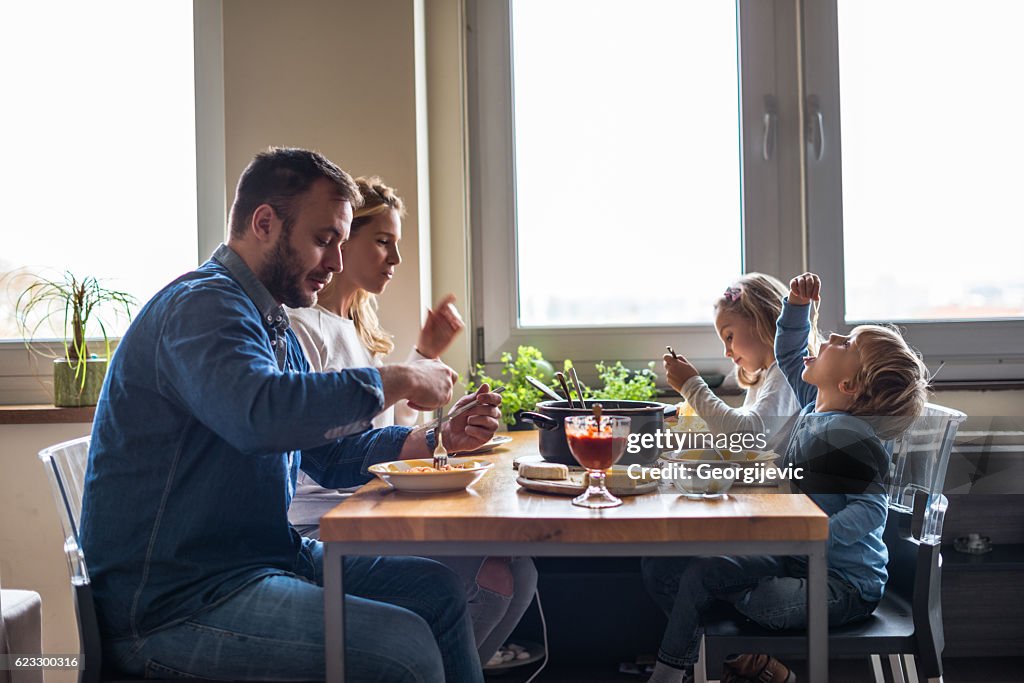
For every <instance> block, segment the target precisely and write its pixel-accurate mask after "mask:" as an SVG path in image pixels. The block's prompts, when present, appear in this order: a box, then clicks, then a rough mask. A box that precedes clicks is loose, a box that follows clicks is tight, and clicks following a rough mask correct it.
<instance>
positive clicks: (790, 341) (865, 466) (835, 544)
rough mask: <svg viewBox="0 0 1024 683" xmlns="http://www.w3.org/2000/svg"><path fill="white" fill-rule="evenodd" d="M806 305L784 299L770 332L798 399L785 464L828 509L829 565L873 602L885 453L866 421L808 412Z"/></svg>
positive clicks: (878, 593)
mask: <svg viewBox="0 0 1024 683" xmlns="http://www.w3.org/2000/svg"><path fill="white" fill-rule="evenodd" d="M809 308H810V307H809V306H794V305H792V304H790V303H789V302H788V301H786V302H785V303H784V305H783V309H782V315H781V316H779V320H778V327H777V332H776V335H775V357H776V359H777V360H778V363H779V367H780V368H781V369H782V371H783V373H784V374H785V375H786V378H787V379H788V380H789V383H790V386H792V387H793V391H794V392H796V395H797V399H798V400H799V401H800V403H801V404H804V408H803V410H802V411H801V412H800V417H799V420H798V422H797V425H796V427H795V428H794V430H793V436H792V437H791V438H790V442H789V446H788V447H787V449H786V455H785V464H786V465H793V466H794V467H801V468H803V469H804V478H803V479H802V480H799V481H797V482H796V488H797V489H798V490H800V491H802V492H804V493H806V494H807V495H808V496H809V497H810V498H811V500H813V501H814V502H815V503H816V504H817V505H818V507H820V508H821V509H822V510H823V511H824V512H825V513H826V514H827V515H828V516H829V550H828V564H829V570H830V571H832V572H833V573H835V574H837V575H839V576H840V577H841V578H843V579H844V580H846V581H847V582H849V583H850V584H852V585H853V586H854V587H855V588H857V590H858V591H859V592H860V594H861V597H863V598H864V599H865V600H868V601H873V602H874V601H878V600H880V599H881V597H882V591H883V589H884V588H885V582H886V579H887V578H888V573H887V571H886V568H885V566H886V564H887V563H888V559H889V554H888V550H887V549H886V547H885V543H884V542H883V541H882V534H883V532H884V530H885V520H886V516H887V514H888V506H889V499H888V496H887V495H886V493H885V488H884V486H883V485H882V481H883V478H884V477H885V475H886V473H887V472H888V467H889V454H888V452H887V451H886V450H885V448H884V447H883V445H882V442H881V441H880V440H879V438H878V437H877V435H876V434H875V432H874V429H873V428H872V427H871V426H870V425H869V424H868V423H867V422H866V421H864V420H862V419H860V418H857V417H855V416H852V415H850V414H848V413H844V412H829V413H816V412H814V402H815V399H816V398H817V387H815V386H813V385H810V384H807V383H806V382H804V381H803V379H802V378H801V374H802V373H803V369H804V365H803V358H804V356H805V355H807V339H808V335H809V333H810V322H809V320H808V310H809Z"/></svg>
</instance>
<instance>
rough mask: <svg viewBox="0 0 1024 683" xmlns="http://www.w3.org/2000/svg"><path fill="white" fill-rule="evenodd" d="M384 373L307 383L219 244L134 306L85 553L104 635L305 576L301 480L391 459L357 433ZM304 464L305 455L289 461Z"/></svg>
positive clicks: (280, 320)
mask: <svg viewBox="0 0 1024 683" xmlns="http://www.w3.org/2000/svg"><path fill="white" fill-rule="evenodd" d="M383 406H384V393H383V388H382V384H381V378H380V373H379V372H378V371H377V370H376V369H373V368H360V369H352V370H345V371H342V372H332V373H322V374H321V373H311V372H309V365H308V363H307V362H306V359H305V357H304V356H303V355H302V351H301V348H300V347H299V343H298V340H297V339H296V337H295V334H294V332H292V331H291V330H290V329H288V318H287V315H286V314H285V312H284V309H283V308H282V307H281V306H280V305H279V304H278V303H277V302H276V301H275V300H274V299H273V297H271V295H270V293H269V292H268V291H267V290H266V288H265V287H263V285H262V284H261V283H260V282H259V280H258V279H257V278H256V276H255V275H254V274H253V272H252V271H251V270H250V269H249V268H248V267H247V266H246V264H245V262H244V261H242V259H241V258H240V257H239V256H238V255H237V254H235V252H233V251H232V250H231V249H230V248H228V247H227V246H225V245H221V246H220V247H219V248H218V249H217V251H216V252H214V255H213V257H212V258H211V259H210V260H209V261H207V262H206V263H204V264H203V265H202V266H200V267H199V268H198V269H197V270H195V271H193V272H191V273H187V274H186V275H183V276H181V277H180V278H178V279H177V280H175V281H174V282H172V283H171V284H169V285H168V286H167V287H165V288H164V289H163V290H161V291H160V292H159V293H158V294H157V295H156V296H154V297H153V298H152V299H151V300H150V301H149V303H147V304H146V305H145V307H143V309H142V311H141V312H140V313H139V315H138V317H136V318H135V320H134V322H133V323H132V325H131V327H130V328H129V329H128V332H127V333H126V334H125V336H124V339H123V340H122V341H121V343H120V345H119V346H118V349H117V352H116V353H115V354H114V357H113V359H112V360H111V364H110V369H109V371H108V372H107V377H106V380H105V382H104V385H103V391H102V393H101V394H100V400H99V404H98V405H97V407H96V417H95V420H94V422H93V431H92V447H91V448H90V451H89V466H88V471H87V473H86V481H85V499H84V502H83V505H82V523H81V542H82V547H83V549H84V551H85V557H86V562H87V563H88V567H89V573H90V576H91V578H92V585H93V592H94V596H95V599H96V605H97V608H98V612H99V617H100V626H101V630H102V632H103V635H104V637H107V638H111V637H122V636H136V637H137V636H140V635H145V634H147V633H150V632H152V631H154V630H157V629H159V628H162V627H165V626H169V625H171V624H175V623H178V622H180V621H183V620H185V619H187V618H189V617H191V616H194V615H195V614H197V613H199V612H202V611H204V610H207V609H210V608H211V607H213V606H215V605H217V604H218V603H220V602H221V601H223V600H225V599H226V598H228V597H230V596H231V595H232V594H233V593H235V592H237V591H238V590H239V589H241V588H242V587H243V586H245V585H247V584H249V583H251V582H253V581H256V580H258V579H260V578H261V577H264V576H268V575H275V574H293V573H295V574H302V575H312V574H311V573H310V567H309V566H308V565H309V563H310V561H311V560H310V557H309V555H308V553H307V552H306V551H303V549H302V543H301V541H300V536H299V534H298V533H296V532H295V530H294V529H292V528H291V526H290V525H289V524H288V516H287V512H288V505H289V503H290V502H291V498H292V494H293V492H294V490H295V479H296V474H297V472H298V468H299V466H300V463H301V466H302V469H303V470H304V471H305V472H307V473H308V474H309V475H310V476H312V477H313V478H314V479H315V480H316V481H317V482H319V483H320V484H321V485H323V486H326V487H329V488H336V487H343V486H352V485H354V484H359V483H362V482H365V481H367V480H368V479H369V478H370V475H369V474H368V472H367V469H366V468H367V467H368V466H369V465H372V464H374V463H377V462H383V461H387V460H393V459H395V458H397V457H398V452H399V451H400V450H401V448H402V445H403V443H404V442H405V438H406V436H407V435H408V433H409V429H408V428H405V427H388V428H385V429H381V430H375V431H366V430H367V429H368V428H369V426H370V419H371V418H372V417H373V416H374V415H376V414H377V413H378V412H380V411H381V409H382V408H383ZM300 452H301V453H300Z"/></svg>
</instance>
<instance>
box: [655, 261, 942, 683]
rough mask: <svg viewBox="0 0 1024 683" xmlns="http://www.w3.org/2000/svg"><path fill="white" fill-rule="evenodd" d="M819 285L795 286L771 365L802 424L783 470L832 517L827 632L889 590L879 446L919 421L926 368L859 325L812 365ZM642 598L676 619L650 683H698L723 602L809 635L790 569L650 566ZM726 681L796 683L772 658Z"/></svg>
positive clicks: (731, 564)
mask: <svg viewBox="0 0 1024 683" xmlns="http://www.w3.org/2000/svg"><path fill="white" fill-rule="evenodd" d="M820 288H821V281H820V280H819V278H818V276H817V275H814V274H812V273H805V274H804V275H800V276H798V277H795V278H793V280H792V281H791V282H790V292H789V298H788V301H787V302H786V303H785V305H784V307H783V310H782V315H781V316H780V317H779V320H778V331H777V334H776V340H775V355H776V358H777V359H778V362H779V367H780V368H781V369H782V371H783V373H784V374H785V375H786V378H787V380H788V381H789V383H790V385H791V386H792V387H793V390H794V391H795V393H796V395H797V398H798V399H799V400H800V401H803V402H806V403H807V405H806V406H805V407H804V409H803V410H802V411H801V413H800V419H799V421H798V423H797V425H796V428H795V429H794V432H793V436H792V438H791V439H790V442H789V445H788V447H787V449H786V456H785V464H787V465H794V466H795V467H801V468H803V469H804V470H805V472H806V474H805V476H804V478H803V479H802V480H800V481H797V482H794V483H795V485H796V488H797V489H798V490H800V491H802V492H803V493H806V494H807V495H808V496H809V497H810V498H811V499H812V500H813V501H814V502H815V503H816V504H817V505H818V507H820V508H821V509H822V510H823V511H824V512H825V513H826V514H828V516H829V549H828V566H829V572H828V578H827V580H828V597H827V600H828V620H829V625H830V626H840V625H842V624H846V623H849V622H851V621H854V620H857V619H862V618H864V617H866V616H868V615H869V614H871V612H872V611H874V609H875V607H876V606H877V605H878V601H879V600H881V598H882V591H883V589H884V587H885V582H886V579H887V573H886V564H887V561H888V552H887V550H886V547H885V544H884V543H883V541H882V533H883V531H884V529H885V520H886V515H887V512H888V497H887V496H886V494H885V489H884V487H883V485H882V480H883V479H884V477H885V474H886V473H887V471H888V463H889V455H888V453H887V452H886V450H885V448H884V447H883V445H882V442H881V440H880V439H888V438H893V437H895V436H897V435H898V434H899V433H900V432H902V431H903V430H905V429H906V427H908V426H909V424H910V422H911V421H912V420H913V419H914V417H916V416H917V415H919V414H920V413H921V409H922V408H923V407H924V403H925V398H926V393H927V383H928V382H927V373H926V370H925V367H924V364H923V363H922V362H921V360H920V359H919V358H918V357H917V355H916V354H915V353H914V352H913V351H912V350H911V349H910V347H909V346H907V343H906V342H905V341H904V340H903V338H902V337H901V336H900V335H899V333H898V332H897V331H895V330H893V329H890V328H886V327H880V326H876V325H861V326H858V327H856V328H854V330H853V331H852V332H851V333H850V335H849V336H843V335H837V334H833V335H831V336H830V337H829V339H828V341H827V342H825V343H824V344H822V346H821V348H820V349H819V351H818V353H817V355H810V354H808V352H807V342H808V337H809V335H810V332H811V325H810V318H809V315H808V310H809V308H810V306H809V304H810V302H811V301H812V300H814V301H816V300H818V295H819V291H820ZM644 579H645V581H646V583H647V588H648V590H649V592H650V593H651V595H652V596H653V597H654V599H655V600H656V601H657V602H658V603H659V605H660V606H661V607H662V609H663V610H665V612H666V614H667V615H668V617H669V624H668V628H667V630H666V632H665V636H664V637H663V639H662V642H661V647H660V649H659V651H658V663H657V665H656V667H655V672H654V675H653V676H652V677H651V679H650V681H651V683H668V682H671V683H680V682H681V681H686V680H689V677H690V676H692V672H693V665H694V663H695V662H696V661H697V655H698V650H699V647H700V639H701V615H702V614H703V613H704V611H705V610H706V609H707V608H708V607H709V606H710V605H711V604H712V603H713V602H714V601H715V600H725V601H728V602H730V603H732V604H733V606H734V607H735V608H736V610H737V611H738V612H740V613H741V614H743V615H744V616H746V617H748V618H749V619H751V620H752V621H754V622H756V623H758V624H760V625H762V626H765V627H767V628H771V629H786V628H805V627H806V625H807V602H806V592H805V589H806V581H807V567H806V562H805V561H804V560H803V558H795V557H711V558H694V559H692V560H691V561H689V562H679V561H677V560H675V559H674V558H658V559H656V560H646V561H645V563H644ZM726 667H727V669H728V670H729V671H728V676H729V677H730V678H728V680H734V681H735V680H738V681H744V680H756V681H763V682H765V683H769V682H771V683H782V682H785V683H792V682H793V681H795V676H793V674H792V672H791V671H790V670H789V669H788V668H787V667H786V666H785V665H784V664H782V663H781V662H779V661H778V660H775V659H773V658H772V657H769V656H768V655H763V654H762V655H740V656H739V657H735V658H731V659H730V660H729V661H727V662H726Z"/></svg>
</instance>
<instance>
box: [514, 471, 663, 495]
mask: <svg viewBox="0 0 1024 683" xmlns="http://www.w3.org/2000/svg"><path fill="white" fill-rule="evenodd" d="M583 476H584V474H583V472H570V473H569V478H568V479H528V478H527V477H522V476H520V477H516V483H517V484H519V485H520V486H522V487H523V488H524V489H526V490H527V491H536V492H537V493H554V494H556V495H560V496H578V495H579V494H581V493H583V492H584V491H586V490H587V487H586V486H584V485H583ZM657 490H658V482H657V481H645V482H644V483H642V484H637V485H636V486H615V485H614V484H613V485H611V486H609V487H608V492H609V493H611V494H612V495H613V496H639V495H641V494H643V493H651V492H652V491H657Z"/></svg>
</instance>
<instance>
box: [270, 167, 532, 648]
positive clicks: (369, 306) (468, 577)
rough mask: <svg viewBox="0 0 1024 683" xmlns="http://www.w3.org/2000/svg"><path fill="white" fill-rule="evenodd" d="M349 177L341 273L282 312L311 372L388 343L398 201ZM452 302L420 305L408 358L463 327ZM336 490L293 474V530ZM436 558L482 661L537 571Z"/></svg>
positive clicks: (372, 182) (363, 358) (306, 526)
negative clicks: (351, 205)
mask: <svg viewBox="0 0 1024 683" xmlns="http://www.w3.org/2000/svg"><path fill="white" fill-rule="evenodd" d="M356 183H357V185H358V186H359V191H360V193H361V194H362V196H363V205H362V207H360V208H358V209H356V210H355V212H354V214H353V219H352V230H351V234H350V236H349V239H348V242H346V243H345V245H344V246H343V247H342V264H343V268H342V271H341V272H340V273H337V274H336V275H335V276H334V278H333V280H332V281H331V282H330V283H329V284H328V285H327V286H326V287H324V289H323V290H322V291H321V292H320V293H319V296H318V302H317V304H316V305H314V306H313V307H311V308H299V309H289V311H288V316H289V319H290V321H291V326H292V329H293V330H294V331H295V334H296V336H297V337H298V339H299V342H300V343H301V344H302V347H303V350H304V351H305V353H306V356H307V357H308V358H309V363H310V366H311V369H312V370H314V371H317V372H324V371H334V370H340V369H342V368H347V367H368V366H380V365H381V364H382V361H383V358H384V357H385V356H387V355H388V354H389V353H391V351H392V350H393V349H394V342H392V341H391V336H390V335H389V334H388V333H387V332H385V331H384V330H383V329H382V328H381V326H380V322H379V320H378V318H377V312H376V295H378V294H381V293H382V292H383V291H384V290H385V288H386V287H387V286H388V283H389V282H391V279H392V278H393V277H394V274H395V269H396V268H397V267H398V265H399V264H400V263H401V262H402V257H401V254H400V253H399V250H398V243H399V241H400V240H401V239H402V217H403V216H404V213H405V207H404V205H403V203H402V200H401V199H400V198H399V197H398V196H397V195H396V194H395V192H394V190H393V189H392V188H390V187H388V186H387V185H384V184H383V182H381V180H380V178H376V177H372V178H357V179H356ZM454 301H455V297H454V296H453V295H451V294H449V295H448V296H446V297H445V298H444V299H442V300H441V303H440V304H439V305H438V306H437V308H436V309H434V310H432V311H429V310H428V311H427V319H426V322H425V323H424V325H423V328H422V329H421V330H420V334H419V339H418V340H417V342H416V346H415V348H413V349H412V351H411V352H410V356H409V360H410V361H414V360H417V359H424V358H438V357H439V356H440V355H441V354H442V353H443V352H444V351H445V350H446V349H447V348H448V347H449V346H451V344H452V341H453V340H454V339H455V337H456V335H458V334H459V333H460V332H461V331H462V329H463V328H464V327H465V325H464V323H463V322H462V319H461V318H460V317H459V313H458V311H457V310H456V309H455V306H454V305H453V303H454ZM417 416H418V412H417V411H415V410H413V409H412V408H410V407H409V405H408V404H407V403H405V402H402V403H400V404H398V405H396V406H394V407H393V408H389V409H388V410H386V411H384V412H383V413H381V414H380V415H378V416H377V417H376V418H374V420H373V426H374V427H385V426H388V425H392V424H413V423H414V422H415V421H416V417H417ZM344 496H345V492H341V491H335V490H329V489H324V488H322V487H321V486H320V485H319V484H317V483H316V482H315V481H313V480H312V479H311V478H309V476H307V475H306V474H305V473H303V472H300V473H299V479H298V484H297V486H296V490H295V497H294V498H293V499H292V504H291V508H290V509H289V511H288V518H289V521H291V523H292V524H293V525H294V526H295V528H296V529H297V530H298V531H299V533H301V534H303V535H305V536H309V537H312V538H316V537H318V536H319V521H320V517H321V516H322V515H323V514H324V513H326V512H327V511H329V510H330V509H331V508H333V507H334V506H336V505H337V504H338V503H340V502H341V500H342V499H343V498H344ZM440 561H441V562H443V563H444V564H446V565H448V566H449V567H450V568H451V569H452V570H454V571H455V572H456V573H457V574H458V575H459V576H460V577H461V578H462V579H463V583H464V584H465V586H466V592H467V600H468V603H469V612H470V616H471V617H472V619H473V634H474V636H475V638H476V643H477V649H478V653H479V655H480V659H481V661H482V662H487V661H488V659H490V658H491V656H492V655H493V654H494V653H495V652H497V651H498V648H499V647H500V646H501V645H502V644H503V643H504V642H505V639H506V638H507V637H508V636H509V634H511V633H512V630H513V629H514V628H515V627H516V624H518V623H519V619H520V617H522V615H523V613H524V612H525V611H526V608H527V607H529V604H530V601H531V600H532V599H533V594H534V591H535V589H536V584H537V570H536V568H535V567H534V566H533V562H532V561H531V560H530V559H529V558H504V557H488V558H483V557H457V558H449V557H446V558H440Z"/></svg>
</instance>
